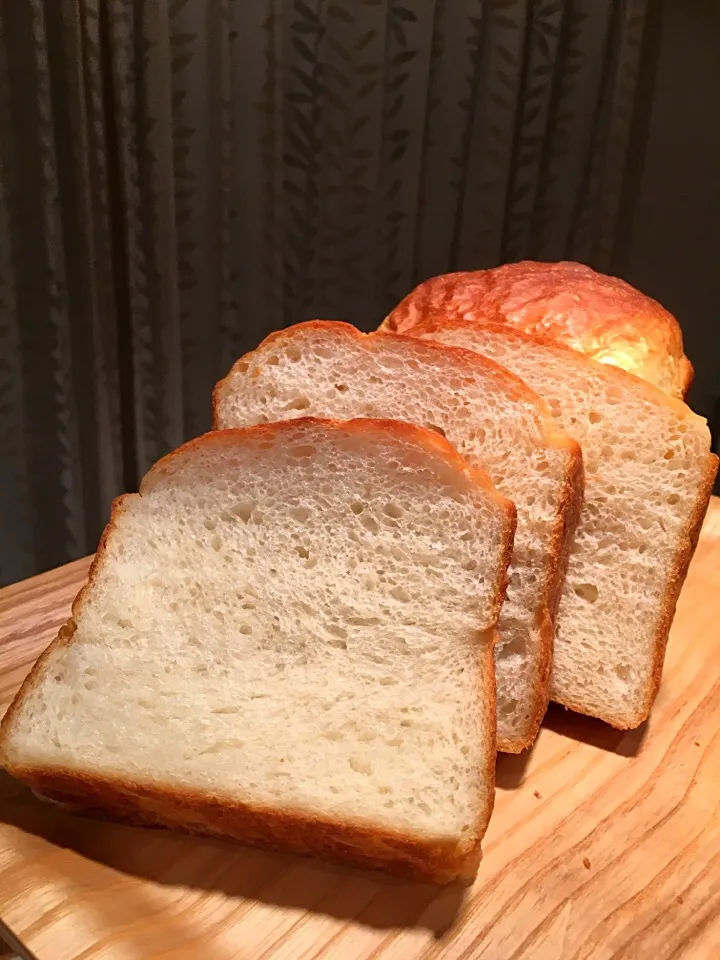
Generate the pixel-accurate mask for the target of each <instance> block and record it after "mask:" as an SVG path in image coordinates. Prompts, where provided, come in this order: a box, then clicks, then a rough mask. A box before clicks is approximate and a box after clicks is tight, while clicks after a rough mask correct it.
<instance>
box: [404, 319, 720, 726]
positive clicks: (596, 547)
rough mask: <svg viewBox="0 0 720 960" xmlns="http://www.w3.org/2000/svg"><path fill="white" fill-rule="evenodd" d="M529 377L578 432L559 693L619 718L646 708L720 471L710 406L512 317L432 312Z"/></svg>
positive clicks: (459, 338)
mask: <svg viewBox="0 0 720 960" xmlns="http://www.w3.org/2000/svg"><path fill="white" fill-rule="evenodd" d="M414 333H415V334H416V335H417V336H420V337H426V338H430V339H433V340H437V341H440V342H442V343H447V344H451V345H453V346H458V347H463V348H465V349H474V350H477V351H478V352H479V353H482V354H483V355H485V356H488V357H491V358H492V359H493V360H496V361H497V362H498V363H501V364H502V365H503V366H505V367H507V368H508V369H509V370H512V372H513V373H515V374H516V375H517V376H519V377H522V379H523V380H525V381H526V383H528V384H529V385H530V386H531V387H532V389H533V390H535V391H537V393H539V394H540V396H542V397H543V398H544V399H545V401H546V402H547V403H548V405H549V407H550V409H551V410H552V413H553V415H554V417H555V419H556V421H557V423H558V426H560V427H561V428H562V429H563V430H566V431H567V432H568V433H569V434H571V435H572V436H573V437H575V439H576V440H578V441H579V442H580V444H581V446H582V448H583V457H584V462H585V502H584V506H583V509H582V512H581V515H580V523H579V525H578V529H577V533H576V536H575V540H574V543H573V545H572V548H571V553H570V562H569V566H568V573H567V579H566V582H565V589H564V591H563V595H562V598H561V600H560V607H559V610H558V616H557V623H556V640H555V659H554V667H553V676H552V684H551V695H552V697H553V699H555V700H557V701H559V702H560V703H563V704H565V705H566V706H568V707H571V708H572V709H573V710H578V711H580V712H582V713H587V714H591V715H592V716H595V717H600V718H601V719H603V720H606V721H607V722H608V723H611V724H612V725H613V726H616V727H619V728H632V727H637V726H638V725H639V724H641V723H642V722H643V720H645V719H646V717H647V716H648V713H649V710H650V707H651V705H652V702H653V700H654V698H655V694H656V692H657V689H658V684H659V682H660V676H661V672H662V665H663V659H664V654H665V645H666V642H667V637H668V631H669V629H670V624H671V622H672V618H673V615H674V612H675V603H676V601H677V598H678V595H679V593H680V589H681V587H682V584H683V581H684V579H685V574H686V572H687V568H688V564H689V562H690V559H691V557H692V554H693V551H694V549H695V545H696V542H697V538H698V534H699V532H700V527H701V525H702V521H703V517H704V515H705V511H706V509H707V505H708V502H709V499H710V495H711V492H712V486H713V481H714V478H715V474H716V472H717V464H718V459H717V457H716V456H715V455H714V454H712V453H710V434H709V431H708V428H707V424H706V422H705V420H704V419H703V418H702V417H699V416H697V415H696V414H694V413H693V412H692V410H690V408H689V407H687V406H686V405H685V404H684V403H682V402H681V401H679V400H675V399H671V398H670V397H668V396H667V395H666V394H664V393H662V392H661V391H660V390H658V389H657V388H655V387H653V386H651V385H650V384H648V383H646V382H644V381H643V380H640V379H639V378H638V377H636V376H633V375H632V374H629V373H626V372H625V371H623V370H620V369H618V368H616V367H613V366H608V365H606V364H601V363H597V362H596V361H594V360H590V359H589V358H587V357H585V356H583V355H582V354H580V353H577V352H576V351H574V350H569V349H567V348H565V347H562V346H560V345H558V344H557V343H554V342H553V341H551V340H547V339H545V340H544V339H542V338H539V337H533V336H529V335H527V334H521V333H518V332H516V331H513V330H509V329H508V328H507V327H505V326H498V325H491V324H475V323H467V322H465V321H462V320H460V321H446V322H442V321H438V322H428V323H426V324H425V325H423V326H419V327H415V328H414Z"/></svg>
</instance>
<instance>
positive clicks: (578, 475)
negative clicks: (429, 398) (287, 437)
mask: <svg viewBox="0 0 720 960" xmlns="http://www.w3.org/2000/svg"><path fill="white" fill-rule="evenodd" d="M305 334H307V335H313V334H321V335H323V336H324V337H327V338H328V340H329V339H330V338H331V337H345V338H349V339H351V340H353V341H354V342H356V343H359V344H360V345H361V346H362V347H363V348H364V349H366V350H367V351H368V352H371V353H372V352H379V351H380V350H382V348H383V345H384V341H387V340H388V339H390V340H392V341H395V342H399V343H405V344H407V345H409V346H410V345H411V346H412V349H413V353H415V354H418V353H419V354H420V355H422V354H423V353H424V354H425V357H424V359H426V360H427V362H428V363H432V362H433V359H434V358H435V357H437V356H438V355H441V356H442V357H443V358H447V359H449V360H450V361H451V362H452V363H453V364H454V365H455V366H456V367H457V369H458V371H462V370H463V369H466V370H468V371H469V372H470V373H472V374H473V375H480V376H482V377H484V378H487V379H489V380H490V381H491V383H492V384H493V386H494V389H496V390H497V391H498V392H501V393H503V394H504V395H505V396H507V397H508V399H509V400H511V401H514V402H517V403H525V404H527V405H528V406H529V407H531V408H533V409H534V410H535V413H536V416H537V426H538V430H539V432H540V436H541V439H542V443H543V444H544V445H545V446H547V447H551V448H554V449H556V450H561V451H565V452H566V454H567V458H568V466H567V471H566V472H567V477H566V485H565V491H564V493H563V497H562V501H561V509H560V512H559V513H558V516H557V518H556V522H555V531H554V532H553V538H552V554H551V565H550V569H549V571H548V575H547V576H546V578H545V582H544V584H543V585H542V587H543V590H542V595H541V597H540V606H539V608H538V611H537V628H538V631H539V637H540V650H539V654H538V674H537V677H536V680H535V683H534V685H533V695H532V703H531V714H532V715H531V720H530V722H529V724H528V726H527V728H526V730H525V733H524V735H523V736H521V737H517V738H515V739H512V740H510V739H507V738H503V739H500V740H499V741H498V749H499V750H501V751H502V752H504V753H520V752H522V751H523V750H525V749H526V748H527V747H528V746H530V744H531V743H533V741H534V740H535V737H536V736H537V733H538V730H539V729H540V724H541V723H542V719H543V717H544V716H545V711H546V710H547V705H548V701H549V696H550V690H549V683H550V671H551V667H552V653H553V642H554V635H555V615H556V613H557V604H558V601H559V597H560V592H561V590H562V584H563V582H564V579H565V571H566V569H567V561H568V551H569V548H570V544H571V543H572V535H573V534H574V530H575V527H576V526H577V520H578V517H579V515H580V504H581V502H582V494H583V485H584V483H583V478H584V473H583V466H582V451H581V449H580V445H579V444H578V443H577V441H575V440H573V439H572V438H571V437H569V436H568V435H567V434H565V433H562V432H560V431H559V430H558V428H557V427H556V425H555V422H554V420H553V419H552V417H551V415H550V411H549V409H548V407H547V405H546V404H545V401H544V400H543V399H542V398H541V397H539V396H538V395H537V394H536V393H535V392H534V391H533V390H531V389H530V387H529V386H528V385H527V384H526V383H525V382H524V381H523V380H521V379H520V378H519V377H517V376H515V375H514V374H513V373H511V372H510V371H509V370H507V369H505V367H503V366H501V365H500V364H499V363H497V362H496V361H494V360H492V359H490V358H489V357H484V356H482V355H481V354H478V353H476V352H474V351H472V350H466V349H463V348H462V347H455V346H451V345H449V344H441V343H434V342H432V341H428V340H420V339H418V338H417V337H414V336H412V335H409V336H408V335H403V334H398V333H385V332H382V331H376V332H375V333H368V334H366V333H361V332H360V331H359V330H358V329H357V328H356V327H353V326H352V325H351V324H349V323H343V322H340V321H334V320H310V321H306V322H304V323H299V324H295V325H294V326H291V327H287V328H285V329H284V330H279V331H276V332H275V333H271V334H270V335H269V336H268V337H266V338H265V340H264V341H263V342H262V343H261V344H260V345H259V346H258V347H257V348H256V349H255V350H253V351H251V352H250V353H248V354H246V355H245V356H243V357H241V358H240V359H239V360H237V361H236V363H235V364H234V365H233V367H232V369H231V370H230V372H229V373H228V375H227V376H226V377H225V378H224V379H223V380H221V381H220V382H219V383H218V384H217V385H216V387H215V390H214V391H213V423H214V426H215V427H216V428H217V427H218V426H219V424H220V423H221V417H220V404H221V402H222V397H223V395H224V393H225V391H226V390H229V389H232V387H231V384H232V380H233V378H234V377H235V376H236V375H238V374H244V373H245V372H246V371H252V370H253V369H254V368H256V367H257V366H258V365H259V364H262V362H263V360H264V358H265V357H266V356H267V355H268V352H270V351H272V349H273V348H274V347H275V348H277V349H282V347H283V345H286V344H288V343H291V342H296V341H297V339H298V338H299V337H300V336H302V335H305ZM250 375H252V373H251V374H250Z"/></svg>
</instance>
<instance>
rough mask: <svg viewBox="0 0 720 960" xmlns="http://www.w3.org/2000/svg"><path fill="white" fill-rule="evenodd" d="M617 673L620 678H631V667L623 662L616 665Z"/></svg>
mask: <svg viewBox="0 0 720 960" xmlns="http://www.w3.org/2000/svg"><path fill="white" fill-rule="evenodd" d="M615 675H616V676H617V678H618V679H619V680H629V679H630V667H626V666H624V664H622V663H618V664H616V665H615Z"/></svg>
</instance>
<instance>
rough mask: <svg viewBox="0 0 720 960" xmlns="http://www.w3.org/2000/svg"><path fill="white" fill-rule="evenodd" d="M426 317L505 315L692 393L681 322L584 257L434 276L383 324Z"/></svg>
mask: <svg viewBox="0 0 720 960" xmlns="http://www.w3.org/2000/svg"><path fill="white" fill-rule="evenodd" d="M425 320H427V321H430V322H433V321H441V320H467V321H469V322H473V323H503V324H507V325H508V326H509V327H512V328H513V329H515V330H519V331H521V332H523V333H530V334H538V335H540V336H546V337H551V338H552V339H554V340H558V341H559V342H561V343H564V344H565V345H566V346H569V347H572V348H573V349H574V350H579V351H580V352H581V353H585V354H587V356H589V357H592V358H593V359H594V360H599V361H600V362H602V363H607V364H612V365H613V366H616V367H621V368H622V369H623V370H628V371H630V372H631V373H634V374H635V375H636V376H639V377H642V378H643V379H644V380H647V381H648V382H649V383H653V384H655V386H657V387H659V388H660V389H661V390H663V391H665V393H668V394H670V396H673V397H683V396H685V395H686V393H687V391H688V389H689V387H690V383H691V381H692V376H693V369H692V365H691V363H690V361H689V360H688V358H687V357H686V356H685V354H684V353H683V340H682V333H681V331H680V327H679V325H678V323H677V321H676V320H675V318H674V317H673V315H672V314H671V313H668V311H667V310H665V309H664V308H663V307H661V306H660V304H659V303H657V301H655V300H652V299H651V298H650V297H648V296H645V294H643V293H640V291H639V290H636V289H635V288H634V287H631V286H630V284H628V283H625V281H624V280H620V279H618V278H617V277H608V276H606V275H604V274H602V273H596V272H595V271H594V270H592V269H591V268H590V267H586V266H585V265H584V264H581V263H571V262H560V263H536V262H534V261H524V262H522V263H508V264H505V265H504V266H501V267H495V268H493V269H491V270H474V271H468V272H464V273H448V274H445V275H444V276H439V277H432V278H431V279H430V280H426V281H425V282H424V283H421V284H420V285H419V286H418V287H416V288H415V289H414V290H413V291H412V292H411V293H409V294H408V295H407V297H405V299H404V300H402V301H401V302H400V303H399V304H398V306H397V307H396V308H395V309H394V310H393V311H392V313H391V314H390V315H389V316H388V317H387V318H386V319H385V321H384V323H383V324H382V327H383V329H386V330H390V331H395V332H398V333H409V332H410V330H411V328H412V327H414V326H416V325H417V324H418V323H422V322H424V321H425Z"/></svg>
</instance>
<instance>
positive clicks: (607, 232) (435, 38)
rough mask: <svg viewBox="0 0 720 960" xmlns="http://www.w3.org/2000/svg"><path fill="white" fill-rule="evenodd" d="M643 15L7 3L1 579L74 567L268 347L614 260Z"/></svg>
mask: <svg viewBox="0 0 720 960" xmlns="http://www.w3.org/2000/svg"><path fill="white" fill-rule="evenodd" d="M658 7H659V5H658V4H651V3H650V2H649V0H614V2H607V3H598V2H596V0H492V2H490V0H486V2H482V0H422V2H411V0H362V2H361V0H353V2H350V0H344V2H343V0H287V2H285V0H0V123H1V124H2V129H1V130H0V450H1V451H2V453H1V460H0V483H1V484H2V506H3V509H2V532H1V536H0V579H1V580H3V581H5V582H7V581H10V580H13V579H16V578H20V577H24V576H27V575H29V574H31V573H35V572H37V571H39V570H41V569H45V568H48V567H51V566H54V565H56V564H59V563H62V562H64V561H66V560H68V559H71V558H74V557H77V556H80V555H82V554H84V553H87V552H89V551H90V550H92V549H93V548H94V546H95V544H96V542H97V537H98V534H99V532H100V530H101V528H102V526H103V524H104V522H105V520H106V517H107V514H108V506H109V502H110V499H111V498H112V497H113V496H115V495H116V494H118V493H119V492H121V491H123V490H127V489H132V488H134V487H136V485H137V482H138V477H139V476H140V475H142V473H143V472H144V471H145V470H146V469H147V467H148V465H149V464H150V463H151V462H152V461H154V460H155V459H156V458H157V457H159V456H161V455H162V454H163V453H165V452H166V451H167V450H169V449H170V448H172V447H173V446H175V445H177V444H179V443H180V442H181V441H182V440H184V439H186V438H187V437H190V436H192V435H194V434H197V433H199V432H202V431H203V430H205V429H207V427H208V426H209V423H210V391H211V388H212V386H213V384H214V382H215V381H216V379H217V378H218V377H219V376H221V375H222V374H223V373H224V372H225V371H226V370H227V368H228V367H229V365H230V364H231V362H232V361H233V360H234V359H235V358H236V357H237V356H238V355H239V354H241V353H242V352H243V351H245V350H247V349H249V348H251V347H252V346H253V345H255V344H256V343H257V342H258V341H259V340H260V339H261V338H262V337H263V336H264V335H265V334H266V333H267V332H268V331H270V330H273V329H276V328H278V327H283V326H286V325H287V324H290V323H293V322H296V321H299V320H302V319H308V318H311V317H316V316H319V317H327V318H338V319H346V320H349V321H351V322H353V323H355V324H357V325H358V326H360V327H361V328H364V329H372V328H374V327H375V326H376V325H377V324H378V322H379V321H380V320H381V319H382V317H383V316H384V314H385V313H386V312H387V311H388V310H389V309H390V308H391V307H392V305H393V304H394V303H395V302H396V301H397V300H398V299H399V298H400V297H401V296H403V295H404V294H405V293H406V292H407V291H408V290H409V289H410V288H411V286H413V285H414V284H415V283H416V282H417V281H419V280H420V279H422V278H424V277H426V276H428V275H431V274H434V273H440V272H444V271H447V270H452V269H467V268H473V267H484V266H491V265H494V264H497V263H500V262H502V261H506V260H515V259H519V258H523V257H535V258H541V259H557V258H559V257H570V258H574V259H579V260H584V261H586V262H589V263H591V264H593V265H595V266H596V267H598V268H600V269H603V268H605V269H607V268H609V267H610V266H611V262H612V257H613V251H614V249H615V248H616V244H617V242H618V234H619V229H620V225H621V211H622V206H623V200H624V196H625V191H626V189H627V175H628V171H629V170H630V169H631V167H632V163H633V155H634V151H635V150H636V147H637V142H638V140H637V130H638V124H639V123H640V122H641V120H642V113H643V109H642V102H641V101H642V97H641V96H640V93H639V91H640V90H642V89H643V84H642V83H641V82H639V81H640V77H641V73H642V68H643V63H644V62H645V61H646V58H647V56H648V50H649V43H648V37H650V36H651V35H652V34H653V21H654V19H655V18H657V16H659V12H658Z"/></svg>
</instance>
